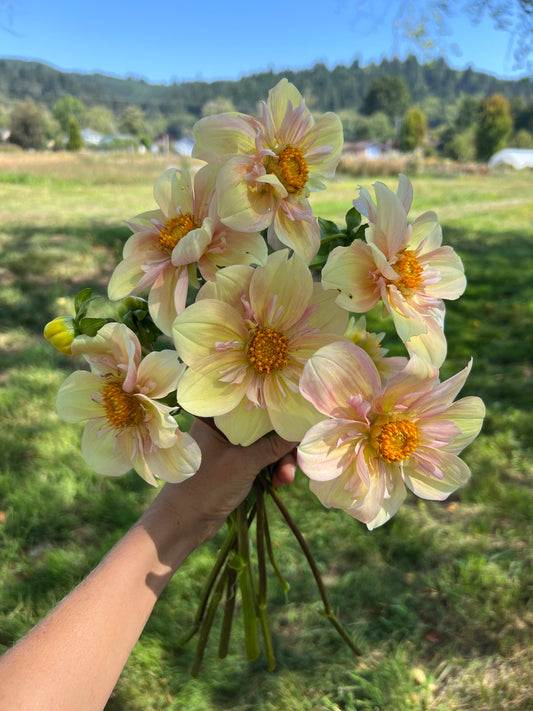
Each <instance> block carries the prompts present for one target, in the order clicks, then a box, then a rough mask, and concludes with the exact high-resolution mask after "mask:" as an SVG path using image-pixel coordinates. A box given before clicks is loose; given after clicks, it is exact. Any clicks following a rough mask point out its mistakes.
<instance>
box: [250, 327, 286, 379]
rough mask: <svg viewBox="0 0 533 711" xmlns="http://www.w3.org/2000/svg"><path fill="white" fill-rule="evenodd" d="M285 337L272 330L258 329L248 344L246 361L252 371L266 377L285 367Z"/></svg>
mask: <svg viewBox="0 0 533 711" xmlns="http://www.w3.org/2000/svg"><path fill="white" fill-rule="evenodd" d="M287 359H288V341H287V337H286V336H285V335H284V334H283V333H280V332H279V331H275V330H274V329H273V328H258V329H257V330H256V331H254V333H253V335H252V339H251V341H250V343H249V344H248V360H249V361H250V363H251V364H252V367H253V368H254V370H256V371H257V372H258V373H261V374H262V375H267V374H268V373H270V372H271V371H272V370H280V369H281V368H284V367H285V366H286V365H287Z"/></svg>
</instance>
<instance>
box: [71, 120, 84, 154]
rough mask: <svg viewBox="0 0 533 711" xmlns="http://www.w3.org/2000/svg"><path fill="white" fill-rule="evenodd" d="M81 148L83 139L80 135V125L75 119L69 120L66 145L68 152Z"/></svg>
mask: <svg viewBox="0 0 533 711" xmlns="http://www.w3.org/2000/svg"><path fill="white" fill-rule="evenodd" d="M82 148H83V138H82V137H81V133H80V124H79V123H78V122H77V121H76V119H75V118H71V119H70V121H69V125H68V143H67V149H68V150H69V151H79V150H81V149H82Z"/></svg>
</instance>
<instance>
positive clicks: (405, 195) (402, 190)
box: [396, 173, 413, 215]
mask: <svg viewBox="0 0 533 711" xmlns="http://www.w3.org/2000/svg"><path fill="white" fill-rule="evenodd" d="M396 195H397V196H398V200H399V201H400V202H401V204H402V207H403V209H404V210H405V214H406V215H407V213H408V212H409V210H410V209H411V205H412V204H413V186H412V185H411V181H410V180H409V178H408V177H407V176H406V175H404V174H403V173H400V174H399V175H398V189H397V191H396Z"/></svg>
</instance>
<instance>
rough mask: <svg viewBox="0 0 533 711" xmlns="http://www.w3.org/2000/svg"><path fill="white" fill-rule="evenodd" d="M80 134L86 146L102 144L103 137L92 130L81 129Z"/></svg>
mask: <svg viewBox="0 0 533 711" xmlns="http://www.w3.org/2000/svg"><path fill="white" fill-rule="evenodd" d="M80 134H81V137H82V139H83V143H84V144H85V145H86V146H99V145H100V143H101V142H102V138H103V135H102V134H101V133H98V131H93V129H92V128H82V129H81V131H80Z"/></svg>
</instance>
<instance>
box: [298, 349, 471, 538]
mask: <svg viewBox="0 0 533 711" xmlns="http://www.w3.org/2000/svg"><path fill="white" fill-rule="evenodd" d="M470 368H471V363H469V365H468V366H467V367H466V368H464V370H462V371H461V372H459V373H458V374H457V375H455V376H453V377H452V378H449V379H448V380H446V381H445V382H443V383H439V381H438V370H437V368H436V367H435V366H433V365H431V364H430V363H428V362H427V361H425V360H423V359H422V358H420V357H419V356H417V355H414V356H412V357H411V359H410V360H409V362H408V363H407V364H406V365H405V367H404V368H403V369H402V371H401V372H399V373H397V374H396V375H394V376H392V377H391V378H390V379H389V380H388V381H387V382H386V383H385V385H383V384H382V383H381V380H380V376H379V373H378V371H377V368H376V366H375V365H374V363H373V361H372V359H371V358H370V357H369V356H368V354H367V353H366V352H365V351H364V350H363V349H362V348H359V347H358V346H356V345H355V344H353V343H350V342H344V343H333V344H330V345H328V346H325V347H324V348H321V349H320V350H319V351H318V352H317V353H315V354H314V355H313V356H311V358H310V359H309V360H308V362H307V363H306V365H305V367H304V369H303V373H302V377H301V380H300V391H301V393H302V394H303V396H304V397H305V398H307V399H308V400H309V401H310V402H311V403H313V405H314V406H315V407H316V408H317V410H319V411H320V412H321V413H322V414H323V415H326V417H327V419H323V420H322V421H321V422H319V423H317V424H316V425H314V426H313V427H311V428H310V429H309V431H308V432H307V433H306V434H305V436H304V437H303V439H302V441H301V443H300V445H299V447H298V463H299V466H300V468H301V469H302V471H303V472H304V473H305V474H306V475H307V476H308V477H309V478H310V479H311V483H310V488H311V490H312V491H313V492H314V493H315V494H316V496H317V497H318V498H319V499H320V501H321V502H322V503H323V504H324V506H326V507H335V508H341V509H343V510H344V511H346V512H347V513H348V514H350V516H353V517H354V518H357V519H359V520H360V521H362V522H364V523H366V525H367V526H368V528H369V529H372V528H375V527H376V526H380V525H381V524H383V523H385V522H386V521H387V520H388V519H390V518H391V516H393V515H394V514H395V513H396V511H397V510H398V508H399V507H400V505H401V503H402V501H403V500H404V498H405V495H406V489H405V487H406V486H407V487H408V488H409V489H411V491H412V492H413V493H414V494H416V495H417V496H419V497H421V498H423V499H434V500H442V499H445V498H446V497H447V496H449V494H451V493H452V492H453V491H455V489H457V488H458V487H459V486H461V485H462V484H464V483H465V482H466V481H467V480H468V478H469V477H470V470H469V468H468V466H467V465H466V464H465V462H463V461H462V460H461V459H460V458H459V457H458V456H457V455H458V454H459V453H460V452H461V451H462V450H463V449H464V448H465V447H466V446H467V445H468V444H470V443H471V442H472V440H473V439H474V438H475V437H476V436H477V434H478V433H479V430H480V429H481V425H482V421H483V417H484V413H485V408H484V405H483V402H482V401H481V400H480V399H479V398H478V397H465V398H463V399H461V400H458V401H456V402H453V400H454V398H455V397H456V395H457V393H458V392H459V390H460V389H461V388H462V386H463V384H464V382H465V380H466V378H467V376H468V373H469V372H470Z"/></svg>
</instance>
